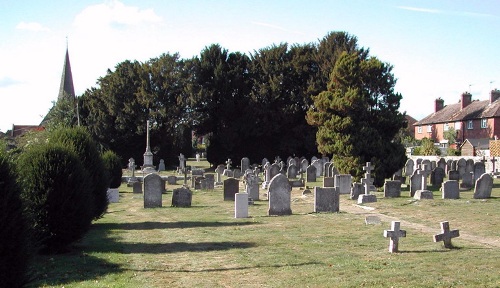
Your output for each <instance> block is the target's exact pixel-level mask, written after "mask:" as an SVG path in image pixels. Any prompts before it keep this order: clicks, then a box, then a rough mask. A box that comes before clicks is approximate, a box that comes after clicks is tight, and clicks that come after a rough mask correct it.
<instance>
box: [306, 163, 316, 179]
mask: <svg viewBox="0 0 500 288" xmlns="http://www.w3.org/2000/svg"><path fill="white" fill-rule="evenodd" d="M306 182H316V167H315V166H314V165H309V166H307V169H306Z"/></svg>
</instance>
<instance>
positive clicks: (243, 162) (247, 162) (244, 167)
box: [240, 157, 250, 173]
mask: <svg viewBox="0 0 500 288" xmlns="http://www.w3.org/2000/svg"><path fill="white" fill-rule="evenodd" d="M240 162H241V172H242V173H245V171H247V169H250V159H248V158H247V157H243V158H241V161H240Z"/></svg>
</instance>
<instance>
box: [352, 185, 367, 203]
mask: <svg viewBox="0 0 500 288" xmlns="http://www.w3.org/2000/svg"><path fill="white" fill-rule="evenodd" d="M364 189H365V188H364V186H363V184H361V183H352V187H351V194H350V195H349V198H350V199H351V200H358V198H359V195H361V194H363V193H365V190H364Z"/></svg>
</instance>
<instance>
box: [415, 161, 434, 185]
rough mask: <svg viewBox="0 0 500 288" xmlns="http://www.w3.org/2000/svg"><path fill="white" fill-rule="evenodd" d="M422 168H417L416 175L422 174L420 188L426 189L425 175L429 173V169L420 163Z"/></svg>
mask: <svg viewBox="0 0 500 288" xmlns="http://www.w3.org/2000/svg"><path fill="white" fill-rule="evenodd" d="M422 166H423V167H422V170H417V174H418V175H422V190H427V176H429V174H431V171H430V170H427V169H426V168H427V165H422Z"/></svg>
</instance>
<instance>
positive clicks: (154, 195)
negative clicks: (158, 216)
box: [144, 173, 163, 208]
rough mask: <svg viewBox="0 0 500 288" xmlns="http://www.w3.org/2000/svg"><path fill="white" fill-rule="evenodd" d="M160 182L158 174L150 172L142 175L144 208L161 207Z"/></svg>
mask: <svg viewBox="0 0 500 288" xmlns="http://www.w3.org/2000/svg"><path fill="white" fill-rule="evenodd" d="M162 184H163V182H162V181H161V177H160V176H159V175H158V174H155V173H151V174H148V175H146V177H144V208H157V207H162V195H161V194H162Z"/></svg>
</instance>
